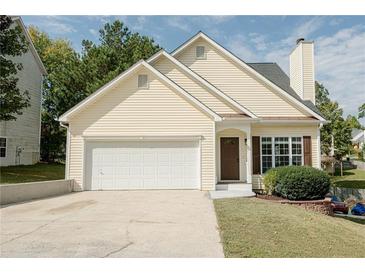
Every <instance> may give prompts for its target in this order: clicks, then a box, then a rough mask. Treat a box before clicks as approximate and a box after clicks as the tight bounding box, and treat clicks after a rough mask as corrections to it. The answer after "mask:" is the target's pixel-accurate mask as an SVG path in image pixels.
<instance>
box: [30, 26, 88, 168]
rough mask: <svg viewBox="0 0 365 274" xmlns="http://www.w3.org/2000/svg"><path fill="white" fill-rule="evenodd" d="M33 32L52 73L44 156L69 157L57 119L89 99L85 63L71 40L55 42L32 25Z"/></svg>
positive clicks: (46, 106)
mask: <svg viewBox="0 0 365 274" xmlns="http://www.w3.org/2000/svg"><path fill="white" fill-rule="evenodd" d="M29 33H30V36H31V38H32V40H33V43H34V46H35V47H36V49H37V51H38V53H39V55H40V57H41V59H42V61H43V63H44V65H45V67H46V69H47V71H48V76H47V77H46V79H45V82H44V88H43V96H42V97H43V102H42V132H41V133H42V134H41V157H42V160H44V161H54V160H59V159H62V158H63V157H64V154H65V140H66V133H65V130H64V128H62V127H60V125H59V122H58V121H57V118H58V117H59V116H60V115H61V114H62V113H64V112H65V111H67V110H68V109H69V108H71V107H72V106H74V105H75V104H77V103H78V102H79V101H80V100H82V99H83V98H85V96H86V94H85V93H84V91H85V87H86V85H85V81H84V78H83V73H82V71H81V61H80V58H79V55H78V54H77V53H76V52H75V50H74V49H73V48H72V46H71V44H70V42H69V41H67V40H64V39H51V38H50V37H49V36H48V35H47V34H46V33H44V32H42V31H40V30H38V29H37V28H35V27H32V26H31V27H30V28H29Z"/></svg>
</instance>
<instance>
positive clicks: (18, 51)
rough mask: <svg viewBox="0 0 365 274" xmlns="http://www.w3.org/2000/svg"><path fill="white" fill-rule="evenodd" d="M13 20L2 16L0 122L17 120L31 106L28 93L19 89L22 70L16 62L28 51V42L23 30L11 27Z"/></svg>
mask: <svg viewBox="0 0 365 274" xmlns="http://www.w3.org/2000/svg"><path fill="white" fill-rule="evenodd" d="M11 25H12V19H11V17H9V16H6V15H0V51H1V55H0V75H1V76H0V121H8V120H16V119H17V117H16V115H22V114H23V109H24V108H27V107H29V106H30V103H29V101H30V96H29V93H28V91H26V90H25V91H22V92H21V91H20V89H19V88H18V87H17V83H18V81H19V78H17V77H16V74H17V73H18V72H19V71H21V70H22V68H23V66H22V64H21V63H17V62H15V60H16V57H17V56H21V55H22V54H24V53H26V52H27V51H28V42H27V41H26V38H25V36H24V35H23V33H22V29H21V28H20V27H19V26H18V25H16V26H15V27H11Z"/></svg>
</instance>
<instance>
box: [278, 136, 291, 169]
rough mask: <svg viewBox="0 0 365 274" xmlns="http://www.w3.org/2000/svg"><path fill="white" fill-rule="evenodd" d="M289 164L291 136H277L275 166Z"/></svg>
mask: <svg viewBox="0 0 365 274" xmlns="http://www.w3.org/2000/svg"><path fill="white" fill-rule="evenodd" d="M288 165H289V138H288V137H275V166H288Z"/></svg>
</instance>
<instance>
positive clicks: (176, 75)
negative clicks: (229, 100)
mask: <svg viewBox="0 0 365 274" xmlns="http://www.w3.org/2000/svg"><path fill="white" fill-rule="evenodd" d="M153 66H154V67H155V68H156V69H157V70H159V71H160V72H161V73H163V74H165V75H166V76H167V77H169V78H170V79H171V80H172V81H174V82H175V83H177V84H178V85H179V86H180V87H182V88H183V89H185V90H186V91H188V92H189V93H190V94H191V95H193V96H194V97H195V98H197V99H198V100H199V101H200V102H202V103H203V104H205V105H206V106H208V107H209V108H210V109H212V110H213V111H215V112H216V113H218V114H224V113H229V114H232V113H233V114H236V113H238V112H237V111H235V110H234V109H233V108H231V107H230V106H229V105H227V104H226V103H224V102H223V101H222V99H220V98H218V97H217V96H216V95H213V94H212V92H211V91H208V90H207V89H206V88H205V87H203V86H201V85H200V84H198V83H197V82H196V80H193V79H191V78H190V77H188V76H187V74H186V72H183V71H182V70H181V69H179V68H177V67H176V65H175V64H173V63H172V62H171V61H170V60H168V59H167V58H166V57H162V58H161V59H160V60H158V61H157V62H156V63H155V64H153Z"/></svg>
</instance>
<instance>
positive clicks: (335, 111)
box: [316, 82, 356, 161]
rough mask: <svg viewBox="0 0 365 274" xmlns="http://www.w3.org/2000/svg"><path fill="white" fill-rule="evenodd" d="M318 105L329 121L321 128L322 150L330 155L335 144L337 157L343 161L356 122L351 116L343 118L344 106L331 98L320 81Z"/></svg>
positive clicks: (317, 89) (317, 85)
mask: <svg viewBox="0 0 365 274" xmlns="http://www.w3.org/2000/svg"><path fill="white" fill-rule="evenodd" d="M316 106H317V107H318V109H319V110H320V111H321V113H322V114H323V115H324V117H325V118H326V120H327V121H328V123H327V124H325V125H324V126H323V127H322V129H321V152H322V154H325V155H330V153H331V148H332V145H333V146H334V153H335V155H334V156H335V158H336V159H337V160H339V161H342V158H343V157H344V156H345V155H346V154H348V152H349V147H350V146H351V132H352V128H353V125H354V124H356V122H355V121H354V119H352V118H351V117H350V118H349V119H346V120H345V119H344V118H343V110H342V108H340V107H339V105H338V103H337V102H333V101H331V100H330V98H329V92H328V90H327V89H326V88H325V87H324V86H323V85H322V84H320V83H318V82H316ZM332 136H333V144H332Z"/></svg>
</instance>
